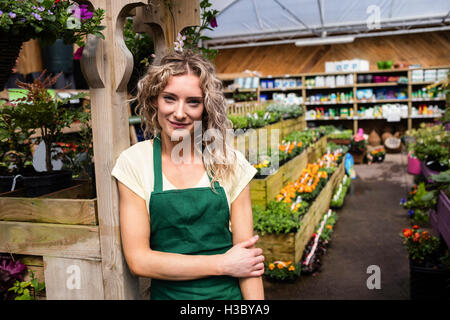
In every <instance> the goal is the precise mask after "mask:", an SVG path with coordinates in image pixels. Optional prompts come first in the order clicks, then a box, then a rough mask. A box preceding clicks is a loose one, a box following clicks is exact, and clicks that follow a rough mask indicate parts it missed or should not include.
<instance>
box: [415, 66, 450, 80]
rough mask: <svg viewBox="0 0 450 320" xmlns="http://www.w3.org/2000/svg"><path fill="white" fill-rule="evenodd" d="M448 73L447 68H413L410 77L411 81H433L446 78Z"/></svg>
mask: <svg viewBox="0 0 450 320" xmlns="http://www.w3.org/2000/svg"><path fill="white" fill-rule="evenodd" d="M448 73H449V69H428V70H413V71H412V73H411V79H412V82H434V81H440V80H445V79H447V77H448Z"/></svg>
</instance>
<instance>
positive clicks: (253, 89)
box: [223, 88, 258, 93]
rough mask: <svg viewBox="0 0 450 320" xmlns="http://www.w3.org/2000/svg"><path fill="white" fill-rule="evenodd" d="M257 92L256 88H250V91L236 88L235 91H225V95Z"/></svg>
mask: <svg viewBox="0 0 450 320" xmlns="http://www.w3.org/2000/svg"><path fill="white" fill-rule="evenodd" d="M236 91H237V92H257V91H258V89H256V88H250V89H241V88H236V89H234V90H231V89H225V90H223V92H224V93H234V92H236Z"/></svg>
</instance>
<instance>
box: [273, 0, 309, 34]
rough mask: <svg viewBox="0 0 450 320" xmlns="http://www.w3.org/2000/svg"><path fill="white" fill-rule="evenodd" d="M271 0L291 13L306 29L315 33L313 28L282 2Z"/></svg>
mask: <svg viewBox="0 0 450 320" xmlns="http://www.w3.org/2000/svg"><path fill="white" fill-rule="evenodd" d="M273 1H275V3H276V4H277V5H279V6H280V7H281V9H283V10H284V11H286V12H287V13H289V14H290V15H291V17H292V18H294V20H295V21H297V22H299V23H300V24H301V25H302V26H304V27H305V28H306V29H308V30H309V31H310V32H311V33H313V34H316V32H315V31H314V30H313V29H311V28H310V27H308V25H307V24H306V23H304V22H303V21H302V20H301V19H300V18H299V17H297V16H296V15H295V14H294V13H293V12H292V11H291V10H289V9H288V8H286V7H285V6H284V5H283V4H282V3H280V1H278V0H273Z"/></svg>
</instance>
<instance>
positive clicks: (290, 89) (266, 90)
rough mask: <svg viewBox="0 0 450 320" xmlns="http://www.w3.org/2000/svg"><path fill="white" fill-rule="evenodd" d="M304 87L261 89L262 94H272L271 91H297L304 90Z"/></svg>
mask: <svg viewBox="0 0 450 320" xmlns="http://www.w3.org/2000/svg"><path fill="white" fill-rule="evenodd" d="M302 89H303V87H288V88H261V89H259V90H260V92H270V91H295V90H302Z"/></svg>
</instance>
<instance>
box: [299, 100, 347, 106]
mask: <svg viewBox="0 0 450 320" xmlns="http://www.w3.org/2000/svg"><path fill="white" fill-rule="evenodd" d="M353 103H354V102H353V101H349V102H332V101H323V102H305V105H306V106H324V105H326V106H327V107H328V106H332V105H349V104H353Z"/></svg>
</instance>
